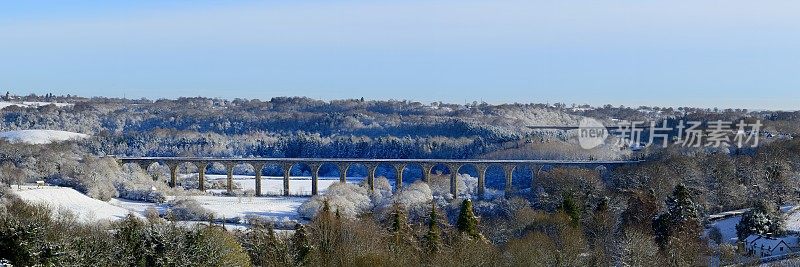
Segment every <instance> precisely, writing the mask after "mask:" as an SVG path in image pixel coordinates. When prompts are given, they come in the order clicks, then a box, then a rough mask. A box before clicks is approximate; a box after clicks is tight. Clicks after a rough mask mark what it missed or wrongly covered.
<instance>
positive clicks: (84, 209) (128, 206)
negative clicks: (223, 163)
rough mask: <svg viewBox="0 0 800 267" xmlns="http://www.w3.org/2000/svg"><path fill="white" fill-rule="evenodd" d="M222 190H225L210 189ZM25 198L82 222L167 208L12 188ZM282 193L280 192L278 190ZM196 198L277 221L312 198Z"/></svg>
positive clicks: (247, 182)
mask: <svg viewBox="0 0 800 267" xmlns="http://www.w3.org/2000/svg"><path fill="white" fill-rule="evenodd" d="M209 178H210V179H221V180H223V181H224V180H225V176H224V175H220V176H219V177H216V176H213V175H212V176H211V177H209ZM238 178H239V179H237V181H236V182H239V183H241V184H242V185H243V186H245V188H251V189H254V188H255V180H254V179H245V178H246V177H238ZM336 181H338V178H336V179H332V178H331V179H327V178H326V179H321V180H320V190H321V192H324V191H325V190H326V189H327V188H328V186H330V185H331V184H333V183H334V182H336ZM264 185H265V186H267V185H268V186H269V187H270V188H273V189H277V188H283V182H282V180H278V179H265V180H264ZM292 185H293V186H294V187H295V188H297V190H298V191H297V192H301V191H302V190H304V189H303V188H306V187H307V188H308V191H309V192H310V188H311V180H310V179H299V180H293V181H292ZM209 191H217V192H222V191H225V190H209ZM13 192H14V193H16V194H17V195H18V196H19V197H20V198H21V199H22V200H25V201H26V202H29V203H39V204H45V205H47V206H48V207H50V208H51V209H52V210H53V211H56V212H58V211H64V210H66V211H69V212H71V213H73V214H75V215H76V216H77V218H78V220H79V221H82V222H96V221H104V220H109V221H113V220H118V219H120V218H124V217H125V216H127V215H128V214H129V213H133V214H135V215H137V216H140V217H144V216H145V214H146V211H147V209H148V208H150V207H152V208H155V209H156V210H157V211H159V212H160V213H163V212H165V211H166V210H167V208H168V205H167V204H155V203H148V202H139V201H132V200H126V199H117V198H115V199H112V200H110V201H108V202H106V201H101V200H98V199H93V198H90V197H88V196H86V195H84V194H82V193H80V192H78V191H76V190H75V189H72V188H68V187H57V186H44V187H42V188H37V187H36V186H35V185H25V186H22V189H20V190H16V189H15V190H13ZM276 192H279V191H276ZM187 198H192V199H195V200H197V202H199V203H200V205H201V206H203V207H204V208H206V209H208V210H210V211H212V212H214V214H215V218H219V219H223V218H227V219H230V218H237V217H238V218H249V217H251V216H258V217H261V218H263V219H267V220H270V221H276V222H281V221H283V222H285V221H296V220H299V215H298V213H297V208H298V207H299V206H300V205H302V204H303V203H304V202H305V201H306V200H308V199H309V197H252V196H250V197H233V196H211V195H200V196H187ZM172 199H175V196H168V197H167V200H172Z"/></svg>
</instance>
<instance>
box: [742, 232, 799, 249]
mask: <svg viewBox="0 0 800 267" xmlns="http://www.w3.org/2000/svg"><path fill="white" fill-rule="evenodd" d="M790 238H792V237H781V238H774V237H762V236H760V235H750V236H748V237H747V238H746V239H745V242H747V244H750V245H751V246H753V247H760V246H764V247H767V248H768V249H769V250H770V251H772V250H775V249H776V248H778V247H780V245H781V244H783V245H784V246H786V247H789V243H791V240H789V239H790ZM787 241H789V242H787Z"/></svg>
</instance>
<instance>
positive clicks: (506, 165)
mask: <svg viewBox="0 0 800 267" xmlns="http://www.w3.org/2000/svg"><path fill="white" fill-rule="evenodd" d="M114 158H115V160H116V161H117V163H118V164H120V165H122V164H129V163H134V164H138V165H139V166H140V167H142V168H143V169H147V168H148V167H149V166H150V165H151V164H153V163H159V164H163V165H166V166H168V167H169V170H170V181H169V184H170V186H173V187H174V186H175V185H176V184H177V170H178V166H179V165H181V164H185V163H191V164H193V165H195V166H196V167H197V169H198V179H199V182H200V183H199V189H200V190H201V191H205V185H204V182H205V172H206V167H207V166H208V165H209V164H212V163H220V164H222V165H224V166H225V169H226V170H227V184H226V185H227V190H228V192H231V191H232V190H233V167H234V166H236V165H239V164H249V165H250V166H252V167H253V170H255V176H256V177H255V182H256V189H255V191H256V192H255V193H256V195H257V196H260V195H261V175H262V174H261V170H262V169H263V168H264V166H266V165H268V164H276V165H279V166H281V167H282V169H283V195H285V196H288V195H289V179H290V171H291V169H292V167H293V166H294V165H297V164H306V165H307V166H309V167H310V168H311V194H312V195H317V194H318V180H319V169H320V166H322V164H335V165H336V166H338V168H339V175H340V176H339V181H340V182H346V180H347V177H346V174H347V170H348V169H349V168H350V166H352V165H353V164H362V165H364V166H366V167H367V177H366V181H367V185H368V187H369V188H370V189H374V181H375V170H376V169H377V168H378V166H379V165H383V164H386V165H390V166H392V167H394V169H395V171H396V181H395V187H396V189H400V188H401V187H402V186H403V170H404V169H405V167H406V166H408V165H410V164H416V165H419V166H421V167H422V180H423V181H425V182H427V181H428V180H429V179H430V177H431V171H432V169H433V167H434V166H437V165H444V166H447V168H448V169H449V170H450V192H451V193H452V194H453V196H456V193H457V192H458V191H457V188H456V186H457V183H456V177H457V176H458V172H459V170H460V169H461V168H462V167H464V166H467V165H472V166H474V167H475V170H477V172H478V195H479V196H483V194H484V192H485V190H486V169H487V168H488V167H490V166H494V165H497V166H500V167H502V169H503V172H504V175H505V191H506V193H507V194H508V193H511V191H512V180H513V173H514V169H515V168H518V167H520V166H528V167H530V170H531V171H532V172H533V173H532V176H531V177H534V178H535V177H536V176H537V174H539V171H541V169H542V167H543V166H546V165H550V166H584V167H597V166H606V165H623V164H636V163H640V162H642V160H620V161H604V160H491V159H338V158H214V157H114Z"/></svg>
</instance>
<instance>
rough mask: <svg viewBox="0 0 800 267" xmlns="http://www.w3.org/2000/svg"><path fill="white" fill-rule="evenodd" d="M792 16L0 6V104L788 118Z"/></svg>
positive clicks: (797, 97)
mask: <svg viewBox="0 0 800 267" xmlns="http://www.w3.org/2000/svg"><path fill="white" fill-rule="evenodd" d="M798 11H800V1H796V0H786V1H752V0H719V1H704V0H687V1H682V0H675V1H666V0H663V1H656V0H649V1H647V0H620V1H602V0H597V1H582V0H575V1H535V0H525V1H522V0H520V1H513V0H512V1H502V0H497V1H494V0H493V1H470V0H444V1H436V0H433V1H415V0H404V1H357V0H352V1H333V0H319V1H308V0H293V1H164V0H160V1H146V0H139V1H88V0H72V1H69V0H63V1H37V0H26V1H3V2H2V3H0V90H2V91H6V90H11V91H12V92H15V93H19V94H27V93H31V92H33V93H48V92H52V93H56V94H68V93H69V94H78V95H83V96H126V97H128V98H139V97H147V98H151V99H157V98H175V97H178V96H198V95H202V96H210V97H223V98H229V99H232V98H237V97H240V98H261V99H269V98H271V97H273V96H295V95H299V96H309V97H312V98H320V99H335V98H359V97H365V98H368V99H410V100H417V101H423V102H426V103H427V102H432V101H444V102H453V103H464V102H465V101H467V102H472V101H486V102H489V103H501V102H521V103H529V102H537V103H545V102H549V103H553V102H564V103H568V104H570V103H578V104H581V103H588V104H593V105H599V104H605V103H610V104H614V105H620V104H624V105H632V106H638V105H658V106H700V107H721V108H727V107H742V108H769V109H792V110H795V109H800V16H799V15H798Z"/></svg>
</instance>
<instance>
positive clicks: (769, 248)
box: [744, 235, 800, 258]
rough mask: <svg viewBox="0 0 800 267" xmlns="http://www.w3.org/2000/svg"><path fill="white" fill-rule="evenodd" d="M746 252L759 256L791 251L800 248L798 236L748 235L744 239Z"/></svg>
mask: <svg viewBox="0 0 800 267" xmlns="http://www.w3.org/2000/svg"><path fill="white" fill-rule="evenodd" d="M744 245H745V249H746V250H747V253H748V254H750V255H753V256H757V257H760V258H763V257H769V256H777V255H783V254H788V253H792V252H795V251H798V250H800V247H798V237H796V236H786V237H768V236H761V235H750V236H748V237H747V238H745V239H744Z"/></svg>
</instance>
